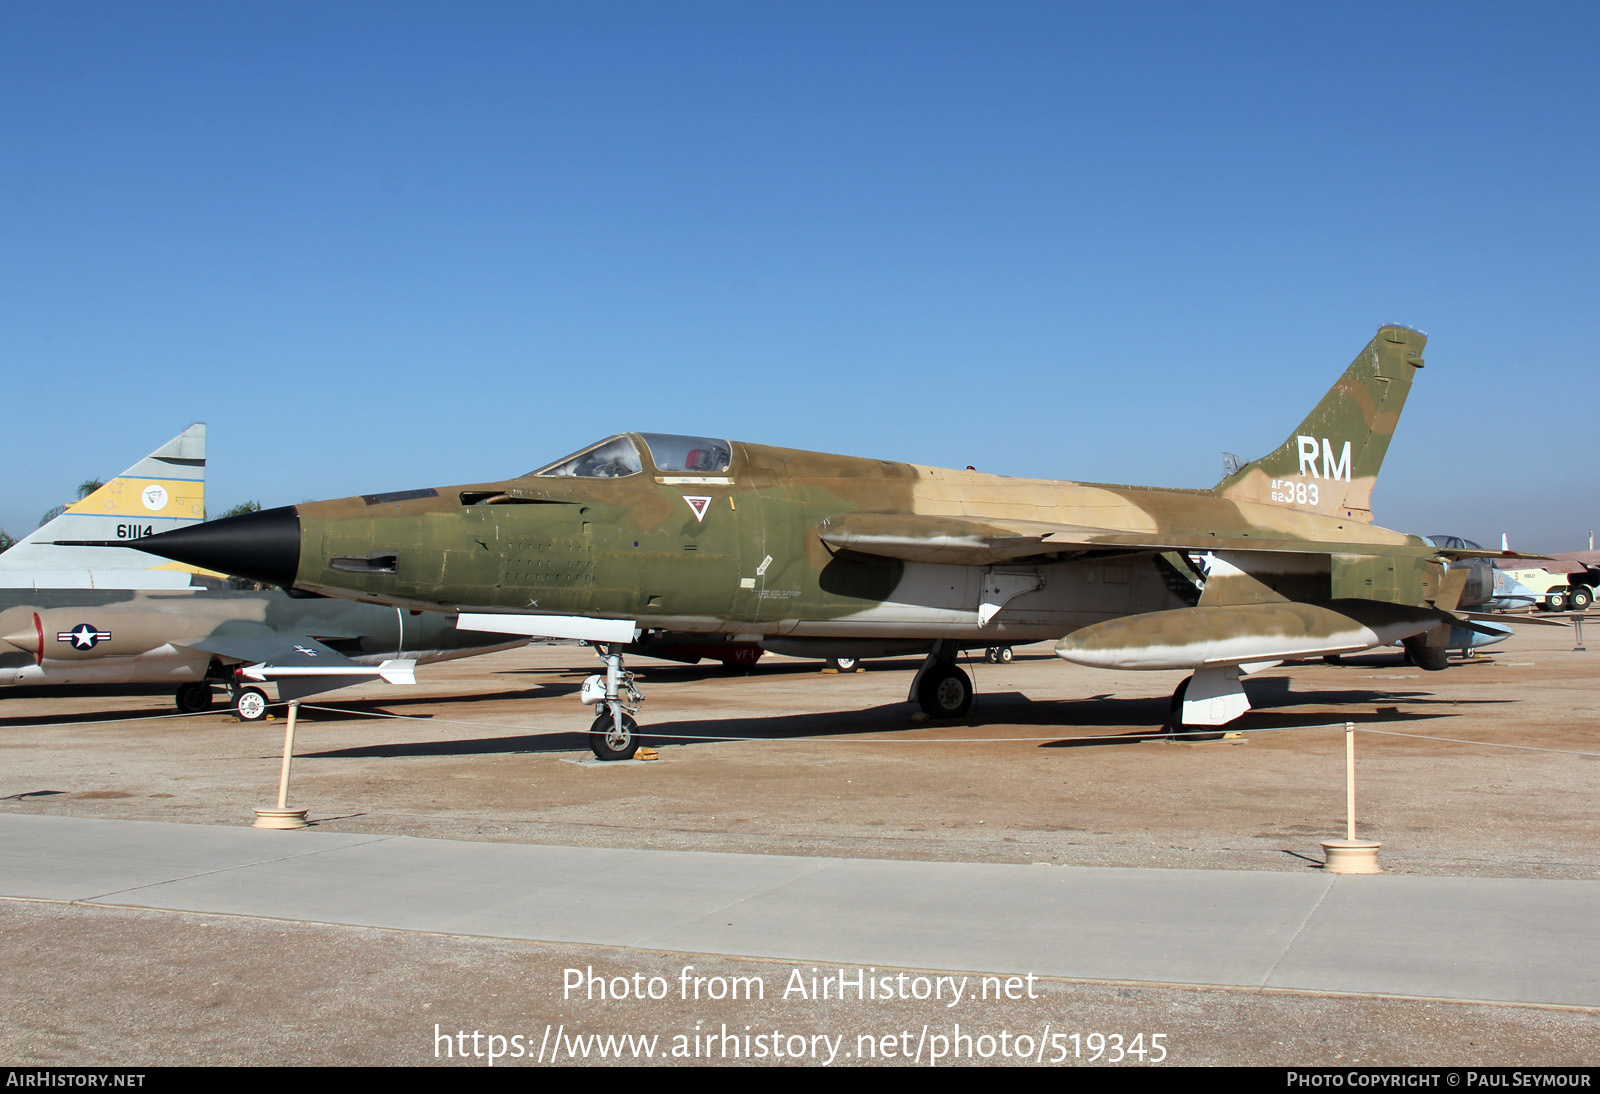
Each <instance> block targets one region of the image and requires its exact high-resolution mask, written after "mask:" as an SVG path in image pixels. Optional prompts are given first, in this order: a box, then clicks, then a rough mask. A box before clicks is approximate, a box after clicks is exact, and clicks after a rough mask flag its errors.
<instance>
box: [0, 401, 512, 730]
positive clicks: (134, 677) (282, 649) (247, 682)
mask: <svg viewBox="0 0 1600 1094" xmlns="http://www.w3.org/2000/svg"><path fill="white" fill-rule="evenodd" d="M205 442H206V427H205V426H204V425H201V424H196V425H192V426H190V427H189V428H188V429H186V430H184V431H183V432H182V433H180V434H179V435H178V436H176V437H174V438H173V439H172V440H170V441H168V442H167V443H166V444H164V445H162V446H161V447H160V448H158V449H156V450H155V451H154V452H152V453H151V454H150V455H148V456H146V457H145V458H144V459H143V460H140V461H139V462H138V463H136V464H134V465H133V466H132V467H130V468H128V469H127V470H126V471H124V472H123V473H122V474H121V475H118V476H117V477H116V478H115V479H113V480H111V481H110V482H108V483H106V484H105V485H104V486H102V487H100V488H99V489H98V490H96V491H95V492H94V493H92V494H90V495H89V496H88V497H86V498H84V499H83V500H81V501H79V502H77V503H75V504H73V505H71V506H69V507H68V508H67V509H66V511H65V512H63V513H61V514H60V515H59V516H57V517H55V518H54V519H53V520H50V521H48V522H46V523H45V524H44V525H43V526H42V527H40V528H39V529H38V530H37V531H35V532H34V533H33V534H32V535H30V536H28V537H27V538H26V539H24V540H22V541H21V542H19V543H17V544H16V545H15V546H14V547H12V548H11V549H10V550H9V551H6V552H4V553H3V554H0V685H11V684H20V685H28V684H174V685H177V693H176V694H177V704H178V709H179V710H182V711H186V712H195V711H201V710H205V709H206V708H208V707H209V706H211V703H212V696H213V688H214V687H217V688H226V689H227V690H228V691H229V692H230V693H231V696H232V701H233V703H234V705H235V707H236V709H237V710H238V713H239V716H240V717H241V718H244V719H246V720H248V721H254V720H257V719H260V718H265V717H266V715H267V709H268V699H267V693H266V691H264V690H263V688H262V687H260V686H259V685H260V684H261V683H264V682H266V681H267V680H276V681H277V684H278V692H279V695H280V696H281V697H282V698H284V699H291V698H302V697H304V696H306V695H311V694H316V693H319V692H324V691H330V690H332V689H334V688H339V687H344V686H347V685H349V684H354V683H363V682H366V681H368V680H370V679H372V678H373V677H374V676H379V677H381V678H382V679H384V680H387V681H389V682H391V683H406V682H410V681H411V680H412V676H411V667H412V666H413V665H414V664H416V663H417V662H419V661H437V660H444V659H446V658H451V657H467V656H471V655H473V654H477V653H487V652H490V651H491V650H499V649H509V648H511V647H513V646H517V645H521V644H522V642H524V641H526V639H518V640H515V641H508V640H507V638H506V635H505V634H504V633H503V632H493V633H479V632H473V631H463V630H460V629H459V628H458V627H457V626H456V623H455V620H454V619H453V618H451V617H449V616H443V615H438V614H435V613H414V612H407V611H405V610H404V609H396V608H379V607H374V606H372V605H369V604H352V603H349V602H348V601H340V600H328V599H323V598H314V599H312V598H299V599H296V598H292V597H290V596H286V595H285V594H283V593H281V592H234V591H229V590H225V589H221V588H216V587H214V586H218V585H220V584H221V575H220V574H212V575H209V577H208V576H207V575H203V574H197V573H195V572H193V571H192V569H191V568H189V567H187V566H182V565H179V564H175V563H163V564H160V565H155V566H152V565H151V563H152V561H153V560H152V559H151V556H150V555H148V554H145V553H143V552H140V551H136V550H132V549H131V548H129V547H128V546H127V544H128V543H129V542H131V541H132V540H134V539H136V538H138V537H140V536H147V535H151V534H153V532H154V531H155V530H156V529H160V528H167V529H169V530H170V529H172V528H174V527H178V528H183V527H189V526H198V525H199V524H200V522H201V521H202V520H204V519H205V471H206V452H205ZM85 532H88V533H90V534H99V535H101V536H105V537H108V538H107V539H105V540H104V541H103V542H99V543H86V542H82V541H78V542H70V541H74V540H77V539H78V537H80V536H83V535H84V533H85ZM63 540H66V541H69V542H65V543H63V542H61V541H63ZM207 586H213V587H207Z"/></svg>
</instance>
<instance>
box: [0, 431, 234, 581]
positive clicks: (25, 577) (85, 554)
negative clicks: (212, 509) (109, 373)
mask: <svg viewBox="0 0 1600 1094" xmlns="http://www.w3.org/2000/svg"><path fill="white" fill-rule="evenodd" d="M205 513H206V427H205V424H204V423H201V422H197V423H195V424H194V425H191V426H190V427H189V428H188V429H185V430H184V431H183V432H182V433H180V434H178V435H177V436H176V437H174V438H172V440H170V441H168V442H167V443H166V444H164V445H162V446H161V447H160V448H158V449H156V450H155V451H154V452H152V453H150V454H149V455H148V456H146V457H145V458H144V459H142V460H140V461H139V462H138V463H136V464H134V465H133V466H132V467H130V468H128V469H127V470H126V471H124V472H123V473H122V474H120V475H118V476H117V477H116V478H114V479H112V480H111V481H110V482H108V483H106V484H105V485H104V486H102V487H100V489H98V490H96V491H95V492H94V493H92V494H90V495H89V496H88V497H86V498H84V499H83V500H82V501H77V502H74V503H73V504H71V505H69V506H67V508H66V509H65V510H64V511H63V512H62V513H61V514H60V515H59V516H57V517H56V518H55V519H53V520H50V521H46V522H45V523H44V524H43V525H41V526H40V527H39V528H38V529H37V530H36V531H35V532H33V533H32V534H31V535H29V536H27V537H25V538H24V539H22V540H20V541H19V542H18V543H17V544H16V545H15V546H14V547H12V548H11V549H10V550H9V551H7V552H5V554H3V555H0V588H8V589H16V588H24V589H28V588H32V589H172V588H186V587H188V586H189V584H190V580H189V572H188V568H187V567H183V568H180V567H178V566H176V565H175V564H173V563H170V562H160V561H158V560H156V559H153V558H152V557H151V556H150V555H147V554H145V553H144V552H143V551H135V550H133V549H132V548H124V547H81V546H65V545H63V544H64V542H72V541H79V542H81V541H85V540H99V541H108V540H110V541H115V540H132V539H137V538H139V537H140V536H145V535H150V534H152V533H154V532H166V531H170V530H172V529H174V528H185V527H188V526H189V525H191V524H198V523H199V522H200V521H202V520H204V519H205Z"/></svg>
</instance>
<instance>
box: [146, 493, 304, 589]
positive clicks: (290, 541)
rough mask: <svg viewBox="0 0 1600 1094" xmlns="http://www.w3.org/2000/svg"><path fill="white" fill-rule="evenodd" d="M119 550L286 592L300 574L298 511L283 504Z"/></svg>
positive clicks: (154, 537) (196, 526)
mask: <svg viewBox="0 0 1600 1094" xmlns="http://www.w3.org/2000/svg"><path fill="white" fill-rule="evenodd" d="M124 546H128V547H137V548H138V549H139V550H141V551H148V552H149V553H150V554H152V555H160V556H161V557H162V558H170V559H172V561H174V562H182V563H185V564H187V565H189V566H199V567H201V568H202V569H206V570H216V571H217V572H218V573H224V574H227V575H229V576H230V577H244V578H249V579H250V580H251V581H264V582H266V583H267V584H269V585H281V586H282V587H283V588H285V589H287V588H289V587H291V586H292V585H293V584H294V579H295V576H296V574H297V573H298V571H299V569H300V512H299V510H298V509H296V508H295V507H294V506H292V505H283V506H279V507H278V508H276V509H263V510H261V511H260V512H259V513H245V514H243V515H242V516H237V517H223V518H222V519H221V520H208V521H205V522H204V523H202V524H195V525H191V526H190V527H188V528H179V529H176V530H175V531H171V532H161V533H159V534H158V535H153V536H145V537H144V538H143V539H139V540H135V541H134V542H132V543H128V544H125V545H124Z"/></svg>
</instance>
